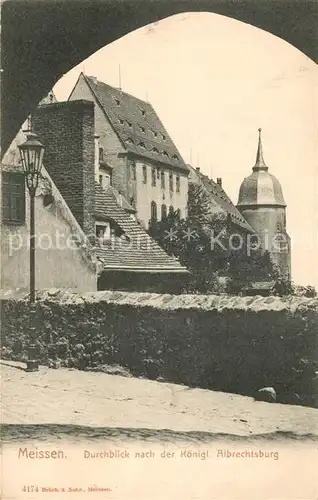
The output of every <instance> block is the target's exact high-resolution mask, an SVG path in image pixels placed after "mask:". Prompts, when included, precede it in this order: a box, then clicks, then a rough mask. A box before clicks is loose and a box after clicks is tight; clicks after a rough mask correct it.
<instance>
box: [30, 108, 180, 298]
mask: <svg viewBox="0 0 318 500" xmlns="http://www.w3.org/2000/svg"><path fill="white" fill-rule="evenodd" d="M95 111H96V105H94V102H93V101H92V100H69V101H66V102H51V101H50V102H48V103H47V102H44V101H42V103H41V105H40V106H39V107H38V108H37V110H36V111H35V112H34V114H33V115H32V127H33V128H34V131H35V133H36V134H37V135H38V136H39V139H40V140H41V142H42V143H43V144H44V145H45V154H44V160H43V162H44V164H45V167H46V169H47V171H48V173H49V174H50V176H51V178H52V180H53V182H54V183H55V184H56V186H57V188H58V189H59V192H60V193H61V195H62V196H63V199H64V200H65V203H66V204H67V206H68V207H69V209H70V211H71V212H72V214H73V216H74V218H75V219H76V221H77V223H78V225H79V226H80V227H81V229H82V231H83V232H84V234H85V236H86V238H87V239H88V241H89V242H90V243H91V244H92V245H93V246H94V255H95V257H96V259H97V260H98V279H97V288H98V289H99V290H101V289H102V290H104V289H120V290H130V291H156V292H159V291H160V292H169V293H172V292H175V293H177V292H179V291H180V290H181V289H182V286H183V283H184V280H187V279H188V274H189V273H188V271H187V270H186V269H185V268H184V267H183V266H181V264H180V263H179V261H178V260H177V259H176V258H175V257H173V256H170V255H168V254H167V253H166V252H165V251H164V250H163V249H162V248H161V247H160V246H159V245H158V244H157V243H156V242H155V241H154V240H153V239H152V238H151V237H150V236H149V235H148V233H147V232H146V230H145V229H144V228H143V227H142V225H141V224H140V223H139V222H138V221H137V220H136V209H135V208H134V207H133V206H132V205H131V204H130V203H129V202H128V200H126V198H125V196H123V193H122V192H119V191H118V190H117V189H116V188H115V187H114V185H112V183H111V182H110V183H107V177H106V175H107V172H108V171H109V170H107V168H108V163H107V162H105V161H104V158H103V157H102V155H101V154H100V151H99V148H98V144H97V141H96V136H95V123H96V122H95ZM100 176H102V179H101V178H100Z"/></svg>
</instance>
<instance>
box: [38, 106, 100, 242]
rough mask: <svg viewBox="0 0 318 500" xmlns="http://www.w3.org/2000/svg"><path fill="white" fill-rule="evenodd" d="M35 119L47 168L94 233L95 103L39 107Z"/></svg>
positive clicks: (80, 220) (85, 226) (81, 220)
mask: <svg viewBox="0 0 318 500" xmlns="http://www.w3.org/2000/svg"><path fill="white" fill-rule="evenodd" d="M32 121H33V126H34V131H35V132H36V134H38V136H39V139H40V140H41V142H42V143H43V144H44V145H45V153H44V155H45V158H44V162H43V163H44V165H45V168H46V169H47V170H48V172H49V174H50V176H51V177H52V180H53V182H54V183H55V185H56V187H57V189H58V190H59V191H60V193H61V195H62V196H63V198H64V200H65V201H66V203H67V205H68V206H69V208H70V210H71V211H72V213H73V215H74V217H75V218H76V220H77V222H78V223H79V224H80V226H81V227H82V228H83V230H84V231H85V232H86V234H91V233H94V234H95V221H94V202H95V174H94V170H95V169H94V164H95V162H94V160H95V151H94V103H93V102H91V101H86V100H78V101H67V102H57V103H53V104H50V105H46V106H40V107H38V108H37V110H36V111H35V112H34V114H33V115H32Z"/></svg>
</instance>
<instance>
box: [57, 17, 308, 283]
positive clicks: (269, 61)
mask: <svg viewBox="0 0 318 500" xmlns="http://www.w3.org/2000/svg"><path fill="white" fill-rule="evenodd" d="M119 67H120V70H119ZM81 71H84V73H86V74H87V75H92V76H96V77H97V78H98V79H99V80H101V81H104V82H106V83H108V84H110V85H113V86H115V87H119V86H120V80H121V87H122V89H123V90H124V91H126V92H129V93H131V94H133V95H135V96H136V97H139V98H141V99H144V100H148V101H149V102H150V103H151V104H152V105H153V107H154V108H155V110H156V112H157V113H158V115H159V117H160V119H161V121H162V122H163V123H164V125H165V128H166V129H167V131H168V132H169V134H170V135H171V137H172V140H173V141H174V143H175V144H176V146H177V148H178V149H179V151H180V153H181V155H182V156H183V159H184V160H185V161H186V162H187V163H191V164H192V165H193V166H195V167H200V169H201V171H202V172H204V173H206V174H208V175H209V176H211V177H212V178H214V179H216V177H221V178H222V182H223V187H224V189H225V191H226V192H227V193H228V195H229V196H230V198H231V199H232V201H233V202H234V203H235V204H236V203H237V199H238V191H239V187H240V184H241V182H242V180H243V179H244V177H246V176H248V175H249V174H250V173H251V171H252V167H253V165H254V163H255V156H256V149H257V140H258V131H257V129H258V128H259V127H261V128H262V130H263V132H262V136H263V149H264V157H265V162H266V164H267V165H268V167H269V172H270V173H271V174H273V175H275V176H276V177H277V178H278V180H279V181H280V183H281V185H282V188H283V193H284V197H285V201H286V203H287V230H288V232H289V234H290V236H291V239H292V275H293V280H294V281H295V283H297V284H303V285H307V284H313V285H315V286H316V287H317V288H318V265H317V264H316V257H317V256H318V154H317V153H318V92H317V90H318V68H317V65H316V64H315V63H314V62H313V61H312V60H311V59H309V58H308V57H307V56H305V55H304V54H303V53H302V52H300V51H299V50H298V49H296V48H295V47H293V46H292V45H290V44H289V43H287V42H285V41H284V40H282V39H280V38H278V37H276V36H274V35H272V34H270V33H268V32H266V31H263V30H260V29H258V28H256V27H253V26H251V25H248V24H245V23H241V22H239V21H236V20H233V19H230V18H227V17H224V16H220V15H216V14H210V13H188V14H180V15H176V16H172V17H169V18H167V19H164V20H162V21H159V22H156V23H153V24H151V25H148V26H145V27H143V28H141V29H139V30H136V31H134V32H132V33H129V34H128V35H126V36H125V37H123V38H121V39H119V40H117V41H115V42H113V43H112V44H110V45H107V46H106V47H104V48H102V49H100V50H99V51H97V52H96V53H95V54H93V55H92V56H90V57H89V58H88V59H86V60H85V61H83V62H82V63H81V64H79V65H78V66H76V67H75V68H73V69H72V70H71V71H70V72H69V73H67V74H66V75H64V76H63V77H62V78H61V79H60V81H59V82H57V84H56V85H55V87H54V89H53V90H54V93H55V95H56V97H57V99H58V100H61V101H62V100H66V99H67V98H68V96H69V94H70V92H71V90H72V88H73V86H74V85H75V83H76V80H77V77H78V75H79V73H80V72H81ZM119 74H120V75H121V78H119Z"/></svg>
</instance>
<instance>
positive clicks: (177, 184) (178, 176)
mask: <svg viewBox="0 0 318 500" xmlns="http://www.w3.org/2000/svg"><path fill="white" fill-rule="evenodd" d="M176 191H177V193H180V175H177V177H176Z"/></svg>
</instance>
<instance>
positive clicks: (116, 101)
mask: <svg viewBox="0 0 318 500" xmlns="http://www.w3.org/2000/svg"><path fill="white" fill-rule="evenodd" d="M114 99H115V103H116V105H117V106H120V100H119V99H117V98H116V97H115V98H114Z"/></svg>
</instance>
